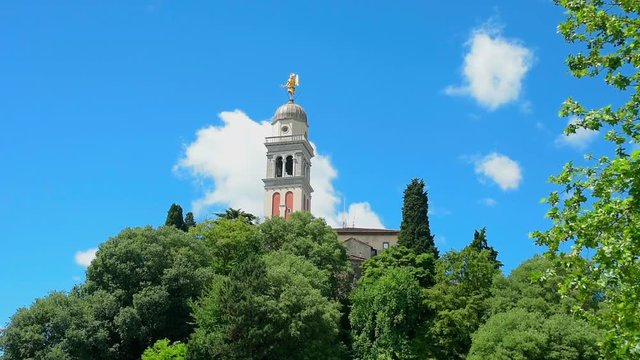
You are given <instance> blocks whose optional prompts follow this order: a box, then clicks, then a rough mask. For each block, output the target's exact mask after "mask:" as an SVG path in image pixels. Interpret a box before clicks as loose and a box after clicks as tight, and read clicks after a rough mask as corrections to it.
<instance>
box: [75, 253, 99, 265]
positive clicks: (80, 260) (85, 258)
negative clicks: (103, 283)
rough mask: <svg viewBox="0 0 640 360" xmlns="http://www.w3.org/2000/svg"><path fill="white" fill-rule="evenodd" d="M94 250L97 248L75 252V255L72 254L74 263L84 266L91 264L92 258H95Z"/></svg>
mask: <svg viewBox="0 0 640 360" xmlns="http://www.w3.org/2000/svg"><path fill="white" fill-rule="evenodd" d="M96 251H98V249H87V250H85V251H78V252H76V255H75V256H74V259H75V261H76V264H78V265H80V266H84V267H87V266H89V265H91V262H92V261H93V259H95V258H96Z"/></svg>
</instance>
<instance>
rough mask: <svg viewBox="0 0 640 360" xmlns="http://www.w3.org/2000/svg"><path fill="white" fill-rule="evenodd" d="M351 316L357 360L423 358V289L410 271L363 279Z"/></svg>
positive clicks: (391, 270)
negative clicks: (421, 344)
mask: <svg viewBox="0 0 640 360" xmlns="http://www.w3.org/2000/svg"><path fill="white" fill-rule="evenodd" d="M352 302H353V307H352V310H351V314H350V319H351V328H352V338H353V349H354V352H355V355H356V358H357V359H363V360H367V359H372V360H373V359H414V358H418V355H421V354H420V349H421V348H420V343H421V342H420V340H421V336H420V333H419V330H420V325H421V324H420V321H421V320H420V319H421V316H422V312H423V310H422V309H423V308H422V294H421V288H420V285H419V284H418V281H417V280H416V278H415V276H414V274H413V273H412V272H411V271H409V270H408V269H407V268H402V267H401V268H391V269H389V270H388V271H387V272H386V273H385V274H384V275H382V276H380V277H371V278H363V279H362V280H361V281H360V282H359V283H358V286H357V287H356V288H355V290H354V292H353V295H352Z"/></svg>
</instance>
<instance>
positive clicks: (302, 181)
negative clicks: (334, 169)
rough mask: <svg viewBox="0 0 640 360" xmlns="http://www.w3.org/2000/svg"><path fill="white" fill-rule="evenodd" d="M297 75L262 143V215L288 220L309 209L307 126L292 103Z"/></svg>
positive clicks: (296, 84)
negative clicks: (264, 165) (264, 158)
mask: <svg viewBox="0 0 640 360" xmlns="http://www.w3.org/2000/svg"><path fill="white" fill-rule="evenodd" d="M298 84H299V82H298V75H295V74H291V75H290V76H289V80H288V81H287V83H286V84H285V85H284V86H285V87H286V88H287V91H288V93H289V101H288V102H287V103H286V104H284V105H282V106H280V107H279V108H278V109H277V110H276V113H275V114H274V115H273V121H272V122H271V128H272V134H271V136H269V137H267V138H266V139H265V146H266V147H267V175H266V177H265V178H264V179H262V181H263V182H264V190H265V198H264V215H265V217H268V218H271V217H275V216H281V217H284V218H285V219H288V218H289V216H291V213H292V212H294V211H310V209H311V193H312V192H313V189H312V188H311V184H310V179H311V176H310V175H311V158H312V157H313V148H312V147H311V144H310V143H309V137H308V133H309V126H308V124H307V114H306V113H305V112H304V109H302V107H301V106H300V105H298V104H296V103H295V102H294V99H293V95H294V93H295V90H296V87H297V86H298Z"/></svg>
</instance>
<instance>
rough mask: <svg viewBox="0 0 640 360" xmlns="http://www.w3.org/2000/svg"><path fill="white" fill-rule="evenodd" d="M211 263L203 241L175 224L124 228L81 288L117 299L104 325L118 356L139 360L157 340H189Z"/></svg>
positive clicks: (105, 248)
mask: <svg viewBox="0 0 640 360" xmlns="http://www.w3.org/2000/svg"><path fill="white" fill-rule="evenodd" d="M211 262H212V257H211V254H210V252H209V251H208V249H207V247H206V246H205V244H204V243H202V242H201V241H198V240H196V239H194V238H193V237H192V236H189V235H188V234H186V233H184V232H183V231H180V230H177V229H175V228H174V227H170V226H169V227H161V228H159V229H153V228H151V227H146V228H136V229H125V230H123V231H122V232H121V233H120V234H118V236H116V237H114V238H111V239H109V240H108V241H106V242H105V243H103V244H102V245H101V246H100V248H99V249H98V252H97V253H96V259H95V260H94V261H93V262H92V263H91V265H90V266H89V268H88V269H87V281H86V284H85V286H84V287H83V289H82V290H83V293H85V294H89V295H93V294H101V293H103V294H110V295H111V296H112V297H113V302H114V305H115V306H111V307H110V309H111V313H109V314H106V315H104V316H103V323H104V324H105V326H106V329H107V331H108V333H109V334H110V340H109V341H110V344H111V346H112V347H113V348H115V349H117V352H118V358H119V359H138V358H139V357H140V356H141V354H142V352H143V351H144V350H145V349H146V348H147V347H149V346H151V345H152V344H153V343H154V342H155V341H156V340H160V339H164V338H167V339H170V340H171V341H184V340H186V339H187V337H188V336H189V334H190V333H191V331H192V329H193V325H192V323H191V322H190V318H191V315H190V312H191V309H190V307H189V303H190V302H191V301H192V300H195V299H196V298H197V297H198V296H199V295H200V294H201V292H202V291H203V289H204V288H205V287H206V286H207V284H208V283H209V282H210V281H211V279H212V278H213V271H212V269H211V267H210V264H211Z"/></svg>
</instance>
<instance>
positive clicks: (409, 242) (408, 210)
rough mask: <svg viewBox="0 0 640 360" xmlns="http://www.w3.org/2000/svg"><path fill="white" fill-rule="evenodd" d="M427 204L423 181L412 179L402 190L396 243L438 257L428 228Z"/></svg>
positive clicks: (419, 252)
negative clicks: (400, 217)
mask: <svg viewBox="0 0 640 360" xmlns="http://www.w3.org/2000/svg"><path fill="white" fill-rule="evenodd" d="M428 214H429V204H428V199H427V192H426V191H425V189H424V181H423V180H418V179H413V180H411V183H410V184H409V185H407V188H406V189H405V190H404V202H403V204H402V222H401V223H400V234H399V235H398V244H399V245H403V246H406V247H408V248H410V249H413V250H414V251H415V252H416V253H418V254H421V253H430V254H433V256H434V257H435V258H438V249H436V245H435V242H434V239H433V235H431V229H430V228H429V215H428Z"/></svg>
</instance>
